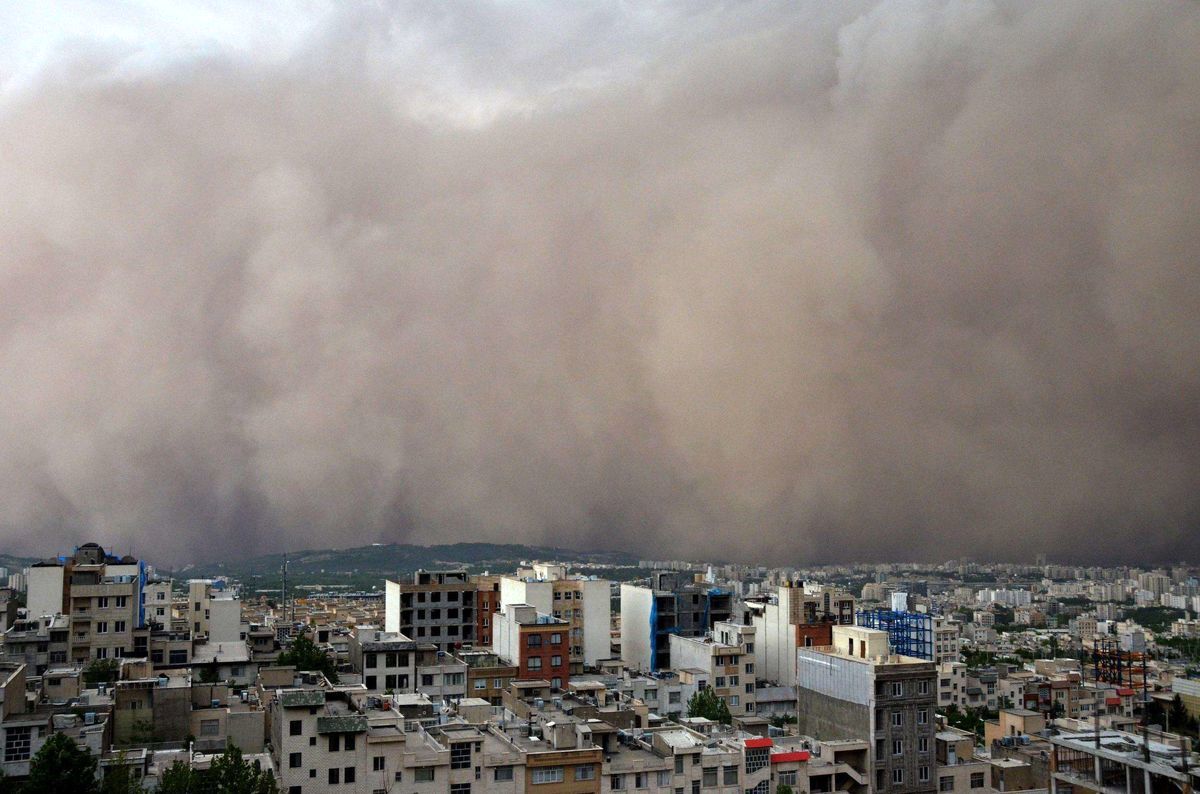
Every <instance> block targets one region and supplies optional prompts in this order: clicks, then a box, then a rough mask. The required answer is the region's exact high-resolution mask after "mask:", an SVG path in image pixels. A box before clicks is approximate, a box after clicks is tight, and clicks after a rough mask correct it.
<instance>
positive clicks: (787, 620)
mask: <svg viewBox="0 0 1200 794" xmlns="http://www.w3.org/2000/svg"><path fill="white" fill-rule="evenodd" d="M855 603H856V602H855V598H854V596H853V595H851V594H850V593H847V592H845V591H842V590H839V589H837V588H833V587H829V586H813V585H808V586H807V587H806V586H805V584H804V583H803V582H794V583H793V582H789V583H787V584H784V585H780V586H779V587H778V588H777V589H776V591H775V594H774V597H773V598H772V599H771V600H769V601H767V602H766V603H763V604H759V605H755V604H750V605H749V606H750V609H751V612H752V615H753V617H752V621H753V625H754V629H755V635H756V638H757V645H758V653H757V659H758V665H759V668H760V677H761V678H762V679H763V680H765V681H772V682H774V683H778V684H784V685H786V686H791V685H792V684H794V683H795V681H796V649H797V648H807V647H813V646H818V647H820V646H825V645H829V644H830V643H832V642H833V627H834V626H836V625H840V626H849V625H853V624H854V612H855Z"/></svg>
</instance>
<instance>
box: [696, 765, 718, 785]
mask: <svg viewBox="0 0 1200 794" xmlns="http://www.w3.org/2000/svg"><path fill="white" fill-rule="evenodd" d="M700 784H701V785H702V786H704V787H705V788H712V787H713V786H715V785H717V768H716V767H715V766H712V767H705V768H704V775H703V776H702V777H701V783H700Z"/></svg>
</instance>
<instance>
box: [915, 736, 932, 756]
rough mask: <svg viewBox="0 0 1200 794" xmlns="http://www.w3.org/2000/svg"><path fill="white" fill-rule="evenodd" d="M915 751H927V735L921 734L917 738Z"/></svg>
mask: <svg viewBox="0 0 1200 794" xmlns="http://www.w3.org/2000/svg"><path fill="white" fill-rule="evenodd" d="M917 752H918V753H927V752H929V737H928V736H922V737H921V738H920V739H917Z"/></svg>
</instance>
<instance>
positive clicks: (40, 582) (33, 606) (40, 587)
mask: <svg viewBox="0 0 1200 794" xmlns="http://www.w3.org/2000/svg"><path fill="white" fill-rule="evenodd" d="M62 591H63V568H62V567H61V566H58V565H55V566H34V567H32V568H30V569H29V592H28V595H27V596H26V601H25V604H26V606H27V607H28V608H29V616H30V617H31V618H37V617H41V616H43V615H57V614H58V613H60V612H62Z"/></svg>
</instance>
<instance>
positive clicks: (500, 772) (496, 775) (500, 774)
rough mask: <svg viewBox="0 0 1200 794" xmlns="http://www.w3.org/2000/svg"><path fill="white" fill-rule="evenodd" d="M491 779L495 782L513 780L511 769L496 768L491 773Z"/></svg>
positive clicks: (505, 767) (509, 767)
mask: <svg viewBox="0 0 1200 794" xmlns="http://www.w3.org/2000/svg"><path fill="white" fill-rule="evenodd" d="M492 779H493V780H497V781H505V780H512V779H513V768H512V767H511V766H498V767H496V769H495V771H494V772H492Z"/></svg>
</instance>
